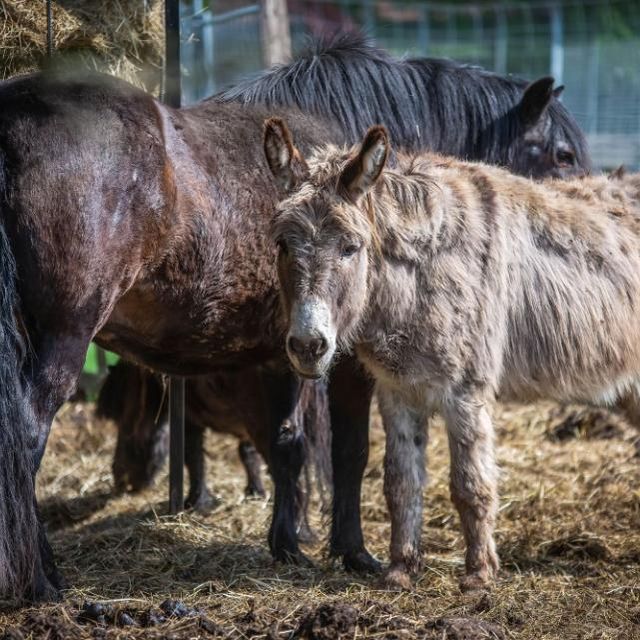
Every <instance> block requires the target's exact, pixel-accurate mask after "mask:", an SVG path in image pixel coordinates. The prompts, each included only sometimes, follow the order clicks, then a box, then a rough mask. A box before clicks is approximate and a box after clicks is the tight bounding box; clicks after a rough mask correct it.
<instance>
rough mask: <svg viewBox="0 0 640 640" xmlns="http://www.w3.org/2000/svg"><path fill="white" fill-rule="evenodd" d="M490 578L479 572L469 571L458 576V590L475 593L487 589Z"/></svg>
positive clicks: (489, 586)
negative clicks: (469, 572) (467, 573)
mask: <svg viewBox="0 0 640 640" xmlns="http://www.w3.org/2000/svg"><path fill="white" fill-rule="evenodd" d="M490 589H491V580H490V579H488V578H486V577H485V576H482V575H480V574H479V573H471V574H469V575H466V576H463V577H462V578H460V591H462V593H475V592H478V591H489V590H490Z"/></svg>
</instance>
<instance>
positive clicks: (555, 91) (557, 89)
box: [553, 84, 564, 98]
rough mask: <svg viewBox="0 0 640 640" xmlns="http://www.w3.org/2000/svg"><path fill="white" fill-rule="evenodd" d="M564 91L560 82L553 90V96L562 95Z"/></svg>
mask: <svg viewBox="0 0 640 640" xmlns="http://www.w3.org/2000/svg"><path fill="white" fill-rule="evenodd" d="M563 91H564V85H563V84H561V85H560V86H559V87H556V88H555V89H554V90H553V97H554V98H559V97H560V96H561V95H562V92H563Z"/></svg>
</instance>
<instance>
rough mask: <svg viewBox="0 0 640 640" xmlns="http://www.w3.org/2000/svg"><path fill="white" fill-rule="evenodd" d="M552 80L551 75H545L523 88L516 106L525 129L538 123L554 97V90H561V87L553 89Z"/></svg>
mask: <svg viewBox="0 0 640 640" xmlns="http://www.w3.org/2000/svg"><path fill="white" fill-rule="evenodd" d="M554 82H555V80H554V79H553V78H552V77H550V76H546V77H544V78H540V79H539V80H536V81H535V82H532V83H531V84H530V85H529V86H528V87H527V88H526V89H525V90H524V93H523V94H522V99H521V100H520V105H519V107H518V108H519V111H520V118H521V120H522V123H523V124H524V126H525V127H526V128H527V129H528V128H531V127H533V126H535V125H536V124H537V123H538V120H540V118H541V116H542V114H543V113H544V112H545V110H546V108H547V107H548V106H549V103H550V102H551V100H552V99H553V98H554V96H555V92H556V91H559V92H561V91H562V89H563V87H558V89H556V90H554V89H553V83H554ZM558 95H560V93H558Z"/></svg>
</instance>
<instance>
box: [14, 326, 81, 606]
mask: <svg viewBox="0 0 640 640" xmlns="http://www.w3.org/2000/svg"><path fill="white" fill-rule="evenodd" d="M89 341H90V336H89V335H84V336H83V335H81V334H74V335H69V334H58V335H47V336H46V337H45V338H44V339H42V340H41V341H40V344H38V345H37V346H36V348H35V350H34V353H33V354H32V357H31V358H30V363H29V364H28V365H27V366H26V381H25V390H26V392H27V393H26V395H27V399H28V402H29V405H30V408H31V412H30V416H31V425H30V432H31V438H32V440H31V441H32V443H33V461H34V467H33V468H34V470H35V473H37V470H38V468H39V467H40V463H41V461H42V457H43V456H44V452H45V448H46V444H47V439H48V437H49V431H50V429H51V423H52V421H53V417H54V416H55V414H56V412H57V411H58V409H59V408H60V407H61V406H62V404H63V402H65V401H66V400H67V398H69V397H70V396H71V394H72V393H73V391H74V390H75V385H76V381H77V379H78V377H79V375H80V371H81V370H82V366H83V363H84V357H85V353H86V351H87V348H88V346H89ZM34 342H35V341H34ZM34 483H35V475H34ZM36 509H37V504H36ZM38 544H39V548H40V559H39V562H37V563H36V575H35V584H34V588H33V593H32V594H31V596H32V597H33V598H34V599H36V600H51V599H55V598H56V596H57V592H58V591H59V590H60V589H62V588H64V586H65V585H64V580H63V578H62V575H61V574H60V573H59V571H58V569H57V567H56V564H55V560H54V557H53V551H52V549H51V546H50V544H49V541H48V540H47V535H46V532H45V529H44V526H43V523H42V522H41V521H39V530H38Z"/></svg>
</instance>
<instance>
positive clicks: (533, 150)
mask: <svg viewBox="0 0 640 640" xmlns="http://www.w3.org/2000/svg"><path fill="white" fill-rule="evenodd" d="M527 151H528V152H529V153H530V154H531V155H532V156H536V157H537V156H541V155H542V147H541V146H540V145H539V144H534V143H532V144H528V145H527Z"/></svg>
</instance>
